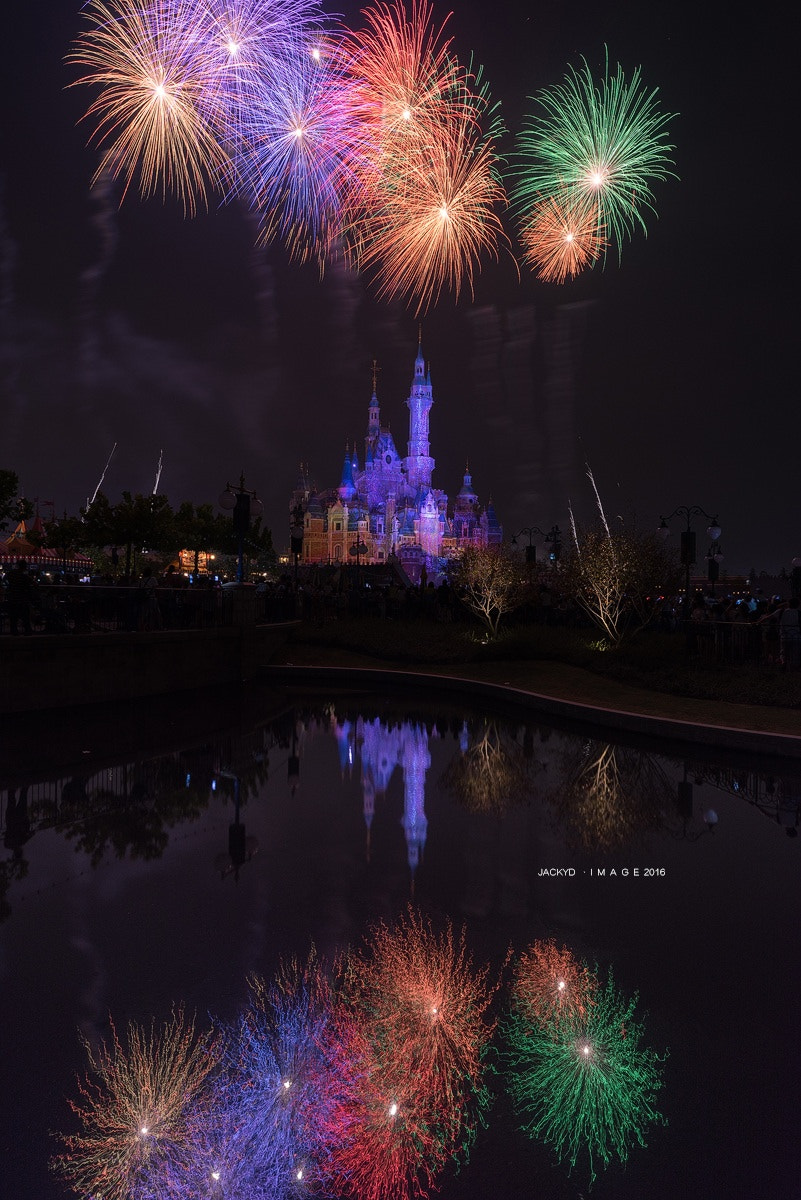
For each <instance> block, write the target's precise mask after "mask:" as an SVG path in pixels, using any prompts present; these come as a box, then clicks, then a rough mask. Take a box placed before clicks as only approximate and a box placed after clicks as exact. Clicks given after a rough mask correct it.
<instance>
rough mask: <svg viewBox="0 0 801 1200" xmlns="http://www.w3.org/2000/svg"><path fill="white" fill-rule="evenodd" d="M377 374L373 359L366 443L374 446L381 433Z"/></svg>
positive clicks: (376, 366)
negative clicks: (371, 392)
mask: <svg viewBox="0 0 801 1200" xmlns="http://www.w3.org/2000/svg"><path fill="white" fill-rule="evenodd" d="M377 374H378V365H377V363H376V361H375V359H373V394H372V397H371V399H370V407H369V409H368V412H367V441H368V442H370V443H371V444H373V445H374V444H375V441H376V438H377V437H378V435H379V433H380V432H381V413H380V411H379V408H378V394H377V383H376V376H377Z"/></svg>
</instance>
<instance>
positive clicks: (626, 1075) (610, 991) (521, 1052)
mask: <svg viewBox="0 0 801 1200" xmlns="http://www.w3.org/2000/svg"><path fill="white" fill-rule="evenodd" d="M636 1004H637V996H636V995H635V996H633V997H632V998H631V999H630V1000H626V999H625V998H624V997H623V996H622V995H621V994H620V993H619V992H618V991H617V989H616V988H615V985H614V981H613V979H612V976H611V973H610V975H609V978H608V980H607V982H606V984H605V986H604V987H601V986H600V985H599V987H598V990H597V992H596V993H595V996H594V1002H593V1003H592V1004H591V1005H590V1007H589V1008H588V1010H587V1011H586V1012H585V1014H584V1015H581V1014H579V1013H574V1014H573V1015H572V1016H571V1018H570V1019H569V1020H564V1019H560V1020H559V1021H558V1022H555V1023H553V1024H552V1025H550V1026H547V1027H543V1026H542V1025H538V1024H535V1023H533V1022H532V1021H531V1019H530V1016H529V1015H527V1014H526V1012H525V1011H524V1010H522V1009H521V1008H516V1009H513V1010H512V1013H511V1015H510V1017H509V1018H508V1020H507V1023H506V1034H507V1041H508V1046H509V1049H508V1052H507V1059H508V1064H509V1090H510V1092H511V1095H512V1098H513V1101H514V1103H515V1107H516V1109H517V1111H518V1114H519V1117H520V1120H521V1122H522V1126H523V1130H524V1132H526V1133H527V1134H528V1135H529V1136H530V1137H532V1138H536V1139H538V1140H540V1141H544V1142H545V1143H546V1144H548V1145H549V1146H551V1147H552V1148H553V1150H554V1151H555V1153H556V1154H557V1156H558V1157H559V1158H560V1159H561V1160H562V1161H567V1162H569V1164H570V1167H571V1168H573V1167H575V1165H576V1163H577V1162H578V1161H579V1160H582V1163H583V1162H586V1165H587V1168H588V1171H589V1176H590V1180H593V1179H594V1178H595V1176H596V1174H597V1171H598V1169H599V1167H601V1166H603V1167H607V1166H608V1165H609V1163H610V1162H611V1161H612V1159H613V1158H614V1157H615V1156H617V1157H618V1158H619V1159H620V1161H621V1162H625V1161H626V1159H627V1158H628V1155H629V1150H630V1149H631V1148H632V1146H634V1145H635V1144H637V1145H640V1146H645V1145H646V1141H645V1132H646V1130H647V1129H648V1127H649V1126H650V1125H653V1124H657V1123H660V1124H664V1118H663V1117H662V1115H661V1114H660V1113H659V1111H658V1110H657V1108H656V1098H657V1094H658V1092H659V1090H660V1089H661V1087H662V1063H663V1061H664V1057H665V1056H664V1055H658V1054H657V1053H656V1052H655V1051H654V1050H651V1049H649V1048H647V1047H644V1046H642V1044H641V1043H642V1035H643V1027H642V1024H641V1023H640V1022H639V1021H637V1020H636V1019H635V1016H634V1010H635V1008H636Z"/></svg>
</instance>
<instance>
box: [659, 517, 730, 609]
mask: <svg viewBox="0 0 801 1200" xmlns="http://www.w3.org/2000/svg"><path fill="white" fill-rule="evenodd" d="M674 517H684V518H685V519H686V522H687V525H686V528H685V529H683V530H682V533H681V562H682V565H683V566H684V605H685V616H689V608H688V607H687V606H688V604H689V599H690V568H691V567H692V566H693V564H694V563H695V531H694V530H693V527H692V518H693V517H706V519H707V520H708V521H709V525H708V527H707V531H706V532H707V536H708V538H709V540H710V541H711V542H717V541H718V539H719V538H720V532H721V531H720V526H719V525H718V519H717V517H712V516H710V515H709V513H708V512H707V511H706V510H705V509H703V508H701V507H700V505H698V504H690V505H688V504H680V505H679V507H678V508H674V509H673V512H672V513H670V514H669V516H667V517H660V518H659V527H658V528H657V531H656V532H657V533H658V534H659V536H660V537H661V538H662V539H663V540H666V539H667V538H668V536H669V535H670V528H669V526H668V521H672V520H673V518H674ZM711 549H712V548H711ZM712 557H713V558H714V554H713V556H712ZM720 557H721V558H722V557H723V556H722V555H721V556H720ZM715 566H716V567H717V563H716V564H715ZM710 578H711V577H710ZM715 578H716V579H717V575H716V576H715Z"/></svg>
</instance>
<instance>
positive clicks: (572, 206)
mask: <svg viewBox="0 0 801 1200" xmlns="http://www.w3.org/2000/svg"><path fill="white" fill-rule="evenodd" d="M520 240H521V242H522V244H523V249H524V251H525V254H524V261H526V262H527V263H529V265H530V266H532V267H533V268H534V270H535V271H536V274H537V277H538V278H539V279H542V280H544V281H545V282H546V283H564V282H565V280H566V279H568V278H570V279H572V278H573V277H574V276H575V275H578V274H579V272H580V271H583V270H584V269H585V268H586V267H593V266H594V265H595V263H596V262H597V261H598V259H599V258H600V256H601V253H602V251H603V250H604V248H605V247H606V239H605V237H604V230H603V226H602V225H601V224H600V213H599V208H598V202H597V199H595V198H589V199H588V198H587V197H584V196H581V195H579V194H576V195H575V196H573V197H568V196H566V195H563V196H550V197H548V199H547V200H543V201H541V202H540V203H539V204H537V205H536V206H535V208H534V210H533V212H532V213H531V214H530V216H529V218H528V220H527V221H526V222H525V224H524V226H523V228H522V230H521V233H520Z"/></svg>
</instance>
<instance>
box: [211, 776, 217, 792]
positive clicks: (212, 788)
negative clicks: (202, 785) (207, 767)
mask: <svg viewBox="0 0 801 1200" xmlns="http://www.w3.org/2000/svg"><path fill="white" fill-rule="evenodd" d="M211 790H212V791H213V792H216V791H217V780H216V779H212V781H211Z"/></svg>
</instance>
